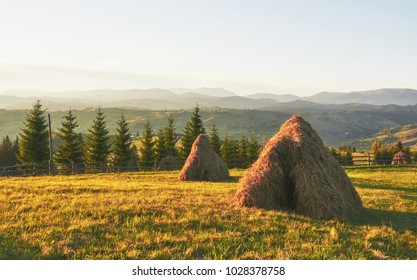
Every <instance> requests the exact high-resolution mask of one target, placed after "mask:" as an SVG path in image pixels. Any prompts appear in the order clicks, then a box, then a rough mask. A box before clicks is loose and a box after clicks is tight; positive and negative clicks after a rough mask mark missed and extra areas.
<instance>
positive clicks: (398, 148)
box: [394, 140, 404, 153]
mask: <svg viewBox="0 0 417 280" xmlns="http://www.w3.org/2000/svg"><path fill="white" fill-rule="evenodd" d="M394 148H395V150H394V153H398V152H400V151H403V150H404V146H403V143H401V141H400V140H398V141H397V143H395V146H394Z"/></svg>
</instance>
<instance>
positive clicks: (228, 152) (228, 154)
mask: <svg viewBox="0 0 417 280" xmlns="http://www.w3.org/2000/svg"><path fill="white" fill-rule="evenodd" d="M221 155H222V158H223V160H224V161H225V162H226V164H227V165H228V166H229V167H235V159H236V157H237V145H236V141H235V140H234V139H233V138H231V137H229V136H227V134H226V137H225V138H224V140H223V145H222V148H221Z"/></svg>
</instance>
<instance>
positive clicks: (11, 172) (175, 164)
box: [0, 155, 417, 177]
mask: <svg viewBox="0 0 417 280" xmlns="http://www.w3.org/2000/svg"><path fill="white" fill-rule="evenodd" d="M335 159H336V160H337V161H338V162H339V163H340V164H341V165H343V166H358V167H360V166H376V165H379V166H381V165H395V164H417V156H416V155H414V156H405V157H400V156H397V157H392V156H378V157H376V156H374V155H360V156H359V155H354V156H335ZM224 161H225V163H226V165H227V166H228V168H240V169H244V168H248V167H249V166H250V164H251V163H250V162H249V160H248V159H240V158H234V159H228V160H224ZM183 165H184V160H177V159H173V158H171V159H169V160H165V161H164V160H161V161H160V162H157V161H155V160H154V161H149V162H141V163H140V164H138V163H136V162H135V163H132V162H88V163H68V164H55V165H52V164H49V163H46V164H37V163H33V164H25V165H14V166H4V167H0V177H4V176H40V175H59V174H61V175H71V174H72V175H75V174H96V173H118V172H146V171H152V172H156V171H175V170H180V169H181V168H182V166H183Z"/></svg>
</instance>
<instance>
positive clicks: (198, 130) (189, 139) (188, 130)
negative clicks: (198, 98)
mask: <svg viewBox="0 0 417 280" xmlns="http://www.w3.org/2000/svg"><path fill="white" fill-rule="evenodd" d="M205 133H206V130H205V129H204V126H203V121H202V120H201V115H200V108H199V107H198V105H197V106H196V107H195V108H194V112H193V114H192V116H191V119H190V121H188V122H187V124H186V126H185V127H184V130H183V133H182V138H181V146H182V147H181V158H182V159H186V158H187V157H188V155H189V154H190V151H191V147H192V145H193V143H194V140H195V139H196V138H197V137H198V135H200V134H205Z"/></svg>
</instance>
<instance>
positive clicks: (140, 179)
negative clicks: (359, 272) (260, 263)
mask: <svg viewBox="0 0 417 280" xmlns="http://www.w3.org/2000/svg"><path fill="white" fill-rule="evenodd" d="M243 172H244V171H243V170H232V175H233V179H232V180H230V181H227V182H221V183H208V182H179V181H178V180H177V176H178V172H165V173H151V172H149V173H120V174H96V175H76V176H53V177H50V176H44V177H10V178H0V213H1V219H0V259H402V260H403V259H414V260H415V259H417V238H416V236H417V187H416V186H417V176H416V175H417V167H416V166H406V167H404V166H399V167H385V168H382V167H361V168H348V169H347V173H348V175H349V177H350V178H351V179H352V181H353V183H354V186H355V188H356V190H357V191H358V193H359V195H360V196H361V198H362V201H363V204H364V207H365V208H364V210H363V211H362V212H361V213H360V214H358V215H357V216H355V217H352V218H350V219H349V220H345V221H336V220H330V221H325V220H317V219H312V218H309V217H305V216H301V215H297V214H294V213H289V212H285V211H267V210H262V209H253V208H239V207H236V206H234V205H233V204H231V200H232V198H233V195H234V193H235V191H236V188H237V186H238V179H239V177H240V176H241V175H242V174H243Z"/></svg>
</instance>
